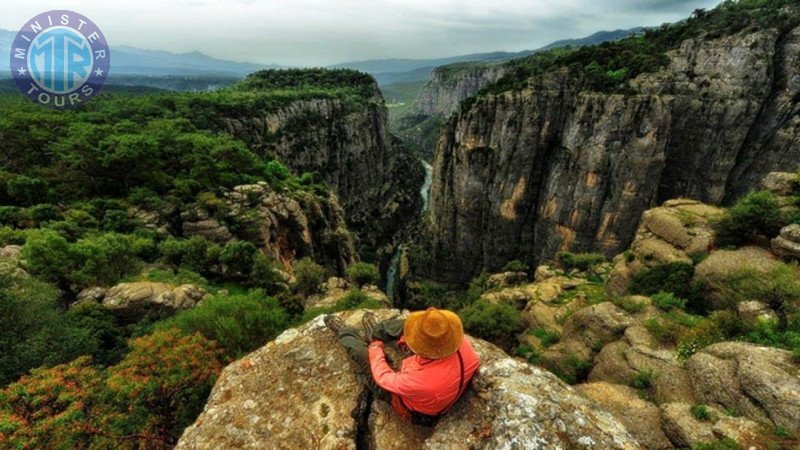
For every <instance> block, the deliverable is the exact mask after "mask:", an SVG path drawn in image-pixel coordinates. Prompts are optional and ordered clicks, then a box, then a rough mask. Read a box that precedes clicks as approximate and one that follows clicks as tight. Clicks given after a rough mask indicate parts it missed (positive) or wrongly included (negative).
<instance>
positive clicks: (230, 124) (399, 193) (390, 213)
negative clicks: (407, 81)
mask: <svg viewBox="0 0 800 450" xmlns="http://www.w3.org/2000/svg"><path fill="white" fill-rule="evenodd" d="M363 91H365V92H367V91H368V92H369V94H368V95H367V94H364V95H365V96H364V97H363V98H359V99H358V100H356V101H347V100H345V99H340V98H336V97H333V98H318V99H309V100H298V101H294V102H290V103H288V104H287V105H285V106H283V107H281V108H279V109H277V110H276V111H270V112H264V113H263V114H256V115H253V116H249V117H237V116H232V115H231V116H229V117H227V118H226V127H227V131H228V132H229V133H230V134H232V135H234V136H237V137H239V138H242V139H243V140H244V141H245V142H247V143H248V144H249V145H250V147H251V148H252V149H253V150H254V151H255V153H256V154H257V155H272V156H275V157H277V159H278V160H279V161H281V162H282V163H284V164H286V165H287V166H288V167H289V168H290V169H291V171H292V172H293V173H295V174H298V175H300V174H302V173H305V172H311V173H316V174H318V175H320V176H321V178H322V180H323V181H325V182H326V183H327V184H328V185H329V186H330V187H331V188H332V189H333V192H334V193H335V194H336V195H337V196H338V197H339V198H340V199H341V201H342V206H343V207H344V210H345V212H346V219H347V223H348V225H349V226H350V227H351V228H353V229H354V230H357V231H358V232H359V236H360V239H361V241H362V243H363V244H364V245H367V246H373V247H374V246H376V245H377V244H383V243H385V242H389V241H391V240H392V239H393V238H394V235H395V234H396V233H397V232H398V231H399V230H402V229H403V228H404V227H405V226H406V225H407V224H408V223H410V222H411V221H413V220H414V219H416V217H417V215H418V214H419V211H420V206H421V199H420V198H419V187H420V186H421V185H422V182H423V178H424V172H423V168H422V166H421V165H420V163H419V162H418V161H417V159H416V158H415V157H414V156H413V155H411V154H410V153H409V152H408V151H406V150H405V149H404V148H403V146H402V145H401V144H400V143H399V142H398V141H396V140H395V139H394V138H393V137H392V136H391V134H390V133H389V132H388V130H387V126H388V125H387V113H386V107H385V105H384V103H383V97H382V96H381V94H380V91H379V90H378V88H377V85H373V86H371V87H369V86H365V87H364V89H363Z"/></svg>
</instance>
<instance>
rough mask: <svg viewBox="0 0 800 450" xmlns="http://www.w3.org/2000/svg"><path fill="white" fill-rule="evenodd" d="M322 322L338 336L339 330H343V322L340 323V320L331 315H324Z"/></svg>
mask: <svg viewBox="0 0 800 450" xmlns="http://www.w3.org/2000/svg"><path fill="white" fill-rule="evenodd" d="M323 320H324V322H325V326H326V327H328V329H329V330H331V331H333V332H334V333H336V334H339V330H341V329H342V328H344V322H342V319H340V318H338V317H336V316H334V315H333V314H328V315H326V316H325V319H323Z"/></svg>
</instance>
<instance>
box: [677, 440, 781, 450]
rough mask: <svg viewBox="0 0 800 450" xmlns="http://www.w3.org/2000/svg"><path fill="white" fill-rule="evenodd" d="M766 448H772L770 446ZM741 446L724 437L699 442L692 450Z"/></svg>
mask: <svg viewBox="0 0 800 450" xmlns="http://www.w3.org/2000/svg"><path fill="white" fill-rule="evenodd" d="M768 448H772V447H771V446H770V447H768ZM741 449H742V447H741V446H740V445H739V444H738V443H737V442H736V441H734V440H733V439H731V438H724V439H721V440H719V441H712V442H700V443H699V444H697V445H695V446H693V447H692V450H741Z"/></svg>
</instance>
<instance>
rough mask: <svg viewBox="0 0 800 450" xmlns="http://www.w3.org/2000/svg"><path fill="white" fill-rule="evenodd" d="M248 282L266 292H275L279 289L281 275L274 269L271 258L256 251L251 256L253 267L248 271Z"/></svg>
mask: <svg viewBox="0 0 800 450" xmlns="http://www.w3.org/2000/svg"><path fill="white" fill-rule="evenodd" d="M248 283H249V284H250V286H253V287H260V288H263V289H265V290H266V291H267V293H276V292H278V291H279V290H280V289H279V287H280V286H281V283H283V277H282V276H281V275H280V274H279V273H278V272H277V271H276V268H275V261H274V260H273V259H272V258H270V257H269V256H267V255H265V254H263V253H261V252H257V253H256V255H255V258H253V269H252V270H251V271H250V278H249V280H248ZM284 286H285V285H284Z"/></svg>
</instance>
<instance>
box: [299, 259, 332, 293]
mask: <svg viewBox="0 0 800 450" xmlns="http://www.w3.org/2000/svg"><path fill="white" fill-rule="evenodd" d="M294 276H295V282H294V285H293V288H294V291H295V292H297V293H299V294H302V295H311V294H313V293H315V292H317V289H319V285H320V284H321V283H323V282H325V280H326V276H327V274H326V273H325V268H324V267H322V266H320V265H319V264H317V263H315V262H314V260H312V259H311V258H308V257H306V258H303V259H301V260H299V261H297V262H296V263H295V264H294Z"/></svg>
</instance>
